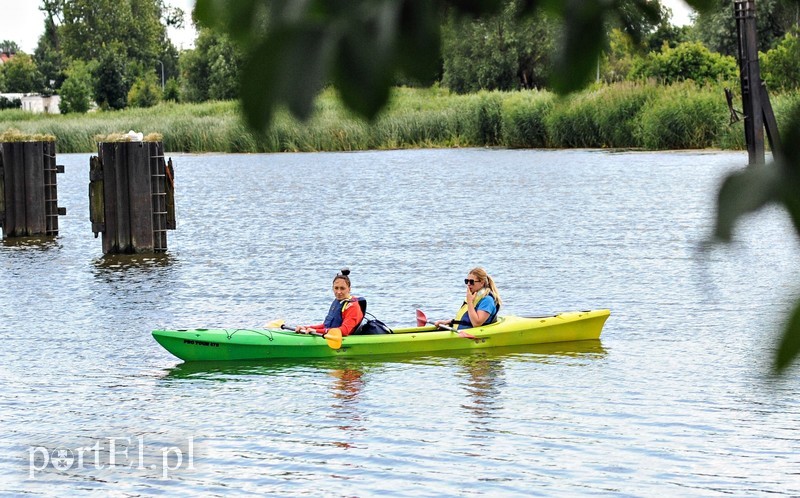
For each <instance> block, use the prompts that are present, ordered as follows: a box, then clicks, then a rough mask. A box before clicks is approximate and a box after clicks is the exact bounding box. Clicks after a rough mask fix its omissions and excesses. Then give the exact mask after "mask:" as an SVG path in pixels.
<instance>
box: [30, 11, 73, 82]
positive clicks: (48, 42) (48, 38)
mask: <svg viewBox="0 0 800 498" xmlns="http://www.w3.org/2000/svg"><path fill="white" fill-rule="evenodd" d="M44 26H45V27H44V33H42V35H41V36H40V37H39V43H38V44H37V45H36V50H35V51H34V55H33V58H34V60H35V61H36V65H37V66H38V67H39V71H40V72H41V73H42V77H43V78H44V86H45V87H46V88H48V89H50V90H53V91H54V90H57V89H58V88H60V87H61V84H62V83H63V82H64V78H65V77H66V74H65V72H64V69H65V68H64V59H63V58H62V56H61V50H60V49H59V46H58V35H57V33H56V25H55V23H54V22H53V21H52V19H45V23H44Z"/></svg>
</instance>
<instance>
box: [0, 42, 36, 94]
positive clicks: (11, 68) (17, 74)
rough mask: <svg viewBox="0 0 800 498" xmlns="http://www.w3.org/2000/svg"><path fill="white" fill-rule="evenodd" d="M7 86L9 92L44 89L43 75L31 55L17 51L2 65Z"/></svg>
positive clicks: (27, 91)
mask: <svg viewBox="0 0 800 498" xmlns="http://www.w3.org/2000/svg"><path fill="white" fill-rule="evenodd" d="M0 67H2V69H3V73H4V74H5V78H4V79H5V86H6V89H7V90H8V91H9V92H15V93H31V92H39V91H41V90H42V75H41V73H40V72H39V70H38V69H37V68H36V64H35V63H34V62H33V59H32V58H31V56H30V55H28V54H26V53H24V52H17V55H15V56H14V57H12V58H11V59H9V60H8V61H7V62H6V63H5V64H3V65H2V66H0Z"/></svg>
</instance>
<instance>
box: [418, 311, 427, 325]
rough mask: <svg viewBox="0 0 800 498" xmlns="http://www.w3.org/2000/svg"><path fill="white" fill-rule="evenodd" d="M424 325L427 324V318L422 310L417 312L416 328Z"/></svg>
mask: <svg viewBox="0 0 800 498" xmlns="http://www.w3.org/2000/svg"><path fill="white" fill-rule="evenodd" d="M426 323H428V317H427V316H425V313H423V312H422V310H417V327H424V326H425V324H426Z"/></svg>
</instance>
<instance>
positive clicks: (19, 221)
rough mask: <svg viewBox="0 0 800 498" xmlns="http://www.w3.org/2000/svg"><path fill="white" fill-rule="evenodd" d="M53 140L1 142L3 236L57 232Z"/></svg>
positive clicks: (56, 170) (0, 215) (58, 167)
mask: <svg viewBox="0 0 800 498" xmlns="http://www.w3.org/2000/svg"><path fill="white" fill-rule="evenodd" d="M63 172H64V166H61V165H56V144H55V141H18V142H0V227H2V229H3V237H4V238H10V237H33V236H55V235H58V217H59V216H60V215H65V214H66V213H67V211H66V209H64V208H60V207H58V188H57V181H56V174H57V173H63Z"/></svg>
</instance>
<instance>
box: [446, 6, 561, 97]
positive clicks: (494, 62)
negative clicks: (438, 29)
mask: <svg viewBox="0 0 800 498" xmlns="http://www.w3.org/2000/svg"><path fill="white" fill-rule="evenodd" d="M521 9H522V1H521V0H510V1H507V2H506V3H505V5H504V7H503V9H502V11H501V12H500V13H499V14H497V15H494V16H490V17H486V18H481V19H473V18H469V17H465V16H462V15H459V14H458V13H456V12H451V14H450V15H449V16H448V19H447V21H446V23H445V25H444V28H443V33H442V57H443V59H444V74H443V76H442V82H443V84H444V85H445V86H447V87H448V88H450V89H451V90H453V91H456V92H459V93H465V92H474V91H477V90H480V89H487V90H495V89H497V90H514V89H519V88H540V87H543V86H544V85H545V75H546V73H547V71H548V70H549V68H550V64H551V54H552V53H553V51H554V47H555V39H556V29H557V26H556V24H555V22H553V20H552V19H550V18H549V17H547V16H545V15H541V14H538V15H535V16H533V15H532V16H527V17H524V18H522V19H520V16H519V11H520V10H521Z"/></svg>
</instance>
